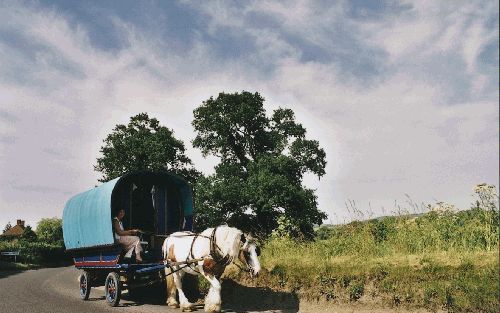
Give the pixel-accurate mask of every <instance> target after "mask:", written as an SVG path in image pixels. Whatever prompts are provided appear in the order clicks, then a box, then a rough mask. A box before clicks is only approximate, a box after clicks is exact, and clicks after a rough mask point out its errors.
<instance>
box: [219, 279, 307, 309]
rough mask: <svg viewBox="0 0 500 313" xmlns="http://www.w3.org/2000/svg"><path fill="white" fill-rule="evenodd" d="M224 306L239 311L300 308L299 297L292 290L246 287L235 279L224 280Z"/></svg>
mask: <svg viewBox="0 0 500 313" xmlns="http://www.w3.org/2000/svg"><path fill="white" fill-rule="evenodd" d="M222 306H223V308H224V309H225V310H229V309H230V310H234V311H237V312H247V311H269V310H279V311H281V312H286V313H295V312H298V310H299V298H298V296H297V295H296V294H294V293H290V292H279V291H273V290H272V289H270V288H258V287H246V286H243V285H240V284H238V283H237V282H235V281H233V280H224V281H223V282H222Z"/></svg>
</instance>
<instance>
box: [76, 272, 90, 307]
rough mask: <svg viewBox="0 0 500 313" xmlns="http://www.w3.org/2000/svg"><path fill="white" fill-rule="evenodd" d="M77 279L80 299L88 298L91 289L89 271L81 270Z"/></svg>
mask: <svg viewBox="0 0 500 313" xmlns="http://www.w3.org/2000/svg"><path fill="white" fill-rule="evenodd" d="M78 281H79V282H80V297H81V298H82V300H88V298H89V296H90V289H91V279H90V273H89V272H87V271H83V273H82V274H81V275H80V279H79V280H78Z"/></svg>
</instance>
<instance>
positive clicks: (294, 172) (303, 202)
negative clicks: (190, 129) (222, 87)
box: [193, 91, 326, 238]
mask: <svg viewBox="0 0 500 313" xmlns="http://www.w3.org/2000/svg"><path fill="white" fill-rule="evenodd" d="M263 102H264V98H262V97H261V96H260V95H259V94H258V93H250V92H245V91H244V92H242V93H234V94H225V93H220V94H219V96H218V97H217V99H214V98H212V97H211V98H210V99H208V100H207V101H204V102H203V103H202V105H201V106H199V107H198V108H197V109H195V110H194V120H193V126H194V128H195V130H196V132H197V135H196V138H195V139H194V141H193V145H194V147H197V148H200V149H201V151H202V153H203V154H204V155H208V154H211V155H214V156H217V157H219V158H220V163H219V164H217V165H216V166H215V174H213V175H211V176H209V177H207V178H206V179H200V180H199V182H198V184H197V186H196V195H195V196H196V204H197V221H196V225H197V227H199V229H203V228H205V227H208V226H214V225H216V224H220V223H221V222H228V223H229V224H232V225H235V226H237V227H239V228H241V229H243V230H246V231H253V232H256V233H257V234H259V235H264V236H267V235H269V234H270V233H271V231H272V230H273V229H275V228H276V227H278V218H279V217H280V216H284V220H283V221H286V223H287V225H288V226H287V227H286V228H285V231H287V232H288V235H290V236H292V237H297V236H299V237H306V238H311V237H312V236H313V235H314V233H313V225H314V224H321V223H322V220H323V219H324V218H326V215H325V213H323V212H321V211H319V210H318V209H317V201H316V196H315V194H314V191H313V190H310V189H307V188H304V187H303V186H302V180H303V175H304V174H305V173H307V172H310V173H314V174H316V175H318V177H321V176H322V175H324V174H325V166H326V161H325V158H326V155H325V152H324V150H323V149H321V148H320V147H319V143H318V142H317V141H315V140H308V139H306V138H305V134H306V130H305V129H304V128H303V127H302V125H300V124H299V123H297V122H296V121H295V117H294V113H293V111H292V110H290V109H277V110H275V111H274V112H273V114H272V116H271V117H268V116H266V112H265V109H264V107H263Z"/></svg>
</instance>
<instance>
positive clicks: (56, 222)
mask: <svg viewBox="0 0 500 313" xmlns="http://www.w3.org/2000/svg"><path fill="white" fill-rule="evenodd" d="M36 234H37V236H38V239H39V240H40V241H45V242H48V243H58V242H59V243H62V241H63V231H62V220H61V219H60V218H57V217H54V218H43V219H41V220H40V222H38V225H37V227H36Z"/></svg>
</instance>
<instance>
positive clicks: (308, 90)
mask: <svg viewBox="0 0 500 313" xmlns="http://www.w3.org/2000/svg"><path fill="white" fill-rule="evenodd" d="M422 3H423V4H422ZM347 5H348V3H341V4H339V5H335V6H330V7H316V6H315V5H314V3H311V2H307V1H295V2H292V3H290V2H286V4H285V3H280V2H275V1H263V2H251V3H249V4H248V5H245V6H244V7H243V8H238V7H233V6H232V5H231V3H227V2H216V3H213V2H207V3H203V4H199V3H197V4H196V5H190V7H191V8H192V9H193V10H200V12H202V14H204V15H206V16H208V17H209V18H210V19H209V24H208V25H207V27H208V28H209V32H210V34H211V35H212V36H218V35H220V34H221V33H222V30H230V31H232V32H234V33H237V34H238V35H239V36H241V37H245V38H248V39H249V40H251V45H249V47H251V49H252V50H251V51H248V54H247V56H243V55H242V56H240V57H239V58H232V59H222V58H221V57H220V56H218V55H217V53H215V52H214V51H212V49H211V48H212V47H213V43H210V42H207V41H206V39H204V37H203V36H202V35H199V36H197V37H195V40H194V42H193V43H192V47H191V49H189V51H188V52H184V51H183V52H179V51H175V49H174V47H171V46H170V45H169V44H168V40H165V38H160V37H158V34H156V33H154V32H152V33H144V32H143V31H139V30H138V29H137V28H136V27H135V26H134V25H133V24H131V23H130V22H126V21H123V20H121V19H119V18H118V17H110V18H111V19H112V20H113V23H114V25H115V27H116V28H117V30H118V32H119V33H120V36H122V38H125V40H126V41H127V43H128V44H127V46H126V47H125V48H123V49H122V50H120V51H118V52H109V51H104V50H100V49H99V48H97V47H95V46H92V45H91V43H90V40H89V36H90V34H89V33H88V30H87V29H86V28H85V27H84V26H83V25H80V24H78V23H76V24H75V23H69V22H68V20H67V18H66V17H65V16H63V15H61V14H60V13H58V12H56V11H53V10H48V9H41V8H33V7H30V6H23V5H19V4H11V5H10V6H5V5H4V6H0V19H2V20H6V21H8V23H4V24H2V25H0V32H4V33H7V34H9V35H11V36H13V37H14V38H16V39H15V41H8V40H5V41H2V40H0V66H1V67H2V69H3V74H0V109H1V110H2V112H7V114H11V115H12V116H16V117H17V118H18V119H17V120H15V121H14V120H12V121H10V122H6V123H3V122H2V123H0V136H7V137H8V138H11V139H9V140H6V141H5V142H2V141H1V140H0V173H1V175H0V184H1V185H2V187H1V188H0V203H1V205H0V225H1V224H5V223H6V222H7V219H8V218H10V219H11V220H14V219H16V218H18V217H19V218H24V219H27V220H28V222H29V223H31V224H34V222H35V221H36V220H38V219H39V218H40V217H42V216H55V215H60V214H61V210H62V206H63V205H64V201H65V200H66V199H67V197H68V195H67V194H65V193H68V194H73V193H76V192H79V191H82V190H84V189H86V188H90V187H92V186H93V185H94V184H95V182H96V179H97V177H98V174H97V173H94V172H93V169H92V165H93V164H94V163H95V159H96V157H97V156H98V151H99V147H100V146H101V140H102V139H103V138H104V137H105V136H106V135H107V134H108V133H109V132H110V131H111V129H112V128H113V127H114V125H116V124H117V123H127V121H128V119H129V117H130V116H131V115H133V114H136V113H138V112H149V113H150V114H151V115H152V116H155V117H157V118H159V120H160V121H161V122H162V123H163V124H165V125H167V126H168V127H170V128H173V129H174V131H175V134H176V136H177V137H178V138H180V139H182V140H183V141H184V142H185V143H186V145H187V146H188V154H189V156H190V157H191V158H192V159H193V160H194V161H195V164H196V165H197V166H198V167H199V168H201V169H202V170H205V171H206V172H210V171H212V165H213V163H214V162H213V161H214V160H213V159H209V160H205V159H203V158H202V157H201V154H200V153H199V152H198V151H197V150H194V149H191V148H190V140H191V139H192V138H193V137H194V134H193V130H192V128H191V125H190V122H191V120H192V110H193V109H194V108H195V107H196V106H197V105H199V104H200V103H201V101H203V100H205V99H207V98H208V97H209V96H212V95H214V96H216V95H217V93H218V92H221V91H226V92H234V91H241V90H243V89H245V90H250V91H254V90H255V91H259V92H261V93H262V94H263V96H264V97H265V98H266V99H267V100H268V101H267V103H266V106H267V108H268V109H274V108H276V107H277V106H288V107H291V108H292V109H294V111H295V112H296V118H297V119H298V120H299V121H300V122H302V123H303V124H304V126H305V127H306V128H307V130H308V135H309V136H310V137H311V138H314V139H318V140H319V141H320V143H321V145H322V146H323V147H325V150H326V152H327V156H328V167H327V175H326V176H325V177H324V178H322V179H321V181H317V179H316V178H314V177H311V176H308V177H307V179H306V183H307V185H308V186H311V187H313V188H317V189H318V195H319V203H320V208H321V209H323V210H325V211H327V212H328V213H329V214H330V216H331V217H333V216H334V214H336V217H335V218H336V219H338V220H343V219H345V218H349V216H348V214H347V213H346V212H343V211H342V210H341V209H342V208H343V206H344V201H345V199H348V198H349V199H355V200H357V201H358V202H359V204H360V205H361V206H363V207H362V208H365V207H366V206H368V202H370V203H371V205H372V207H373V209H374V210H376V213H377V214H381V212H382V211H381V209H380V207H381V206H384V207H385V208H386V209H388V210H390V209H392V203H393V202H394V200H397V199H402V198H404V194H405V193H408V194H410V195H411V196H412V197H414V198H416V199H415V200H417V201H419V200H422V201H432V200H433V198H436V199H439V200H445V201H448V202H452V203H457V204H458V205H459V206H464V205H466V204H467V203H468V201H469V200H468V199H469V198H468V195H469V190H470V189H471V188H472V185H473V184H475V183H479V182H482V181H487V182H492V183H496V184H498V176H497V173H498V125H497V122H498V92H497V90H496V89H495V90H489V89H487V86H489V84H490V83H491V80H492V79H494V78H492V77H490V76H488V74H485V73H482V72H481V69H480V68H479V66H478V62H479V61H478V58H479V56H480V53H481V52H482V50H483V49H484V47H486V46H487V45H488V44H491V42H495V41H497V42H498V31H497V30H496V29H492V28H491V27H490V26H488V24H487V20H488V18H487V17H491V12H492V10H493V11H495V10H496V11H498V9H497V8H498V7H497V5H493V6H486V8H483V7H482V5H477V4H475V3H472V4H464V5H463V6H459V7H458V8H455V7H452V6H449V5H442V4H438V5H435V4H434V2H425V3H424V2H420V1H419V2H416V3H413V4H412V6H413V8H412V9H410V10H407V11H403V12H402V13H400V14H395V13H394V14H391V15H390V16H389V17H387V18H382V19H380V20H369V21H367V20H365V21H360V20H355V19H352V18H351V17H349V16H348V14H347V13H346V6H347ZM421 5H424V6H421ZM255 16H265V17H266V18H268V19H271V20H272V21H274V22H276V24H280V27H278V28H272V27H264V26H262V25H259V24H258V23H255V21H254V20H252V17H255ZM339 34H341V35H339ZM347 34H349V36H352V40H345V38H344V37H345V36H346V35H347ZM292 35H293V36H292ZM292 37H293V39H291V38H292ZM16 40H17V41H18V42H16ZM300 41H302V42H304V43H306V44H308V45H312V46H313V47H316V48H318V49H323V50H325V51H327V52H328V53H329V54H331V55H332V56H333V57H332V59H331V60H323V61H321V62H319V61H315V60H313V61H303V60H301V57H302V55H303V53H304V52H303V49H302V48H303V47H302V45H301V43H297V42H300ZM19 43H21V44H19ZM354 43H356V45H360V46H361V47H360V48H359V47H358V48H353V46H352V45H353V44H354ZM23 45H25V46H27V47H29V48H28V51H26V50H23V49H22V47H23ZM227 48H228V49H231V47H230V46H228V47H227ZM365 49H366V51H370V53H372V52H373V50H376V51H383V52H385V53H387V55H388V57H387V58H386V59H385V58H382V59H381V60H380V62H383V63H382V64H376V62H374V63H375V66H377V67H379V68H380V69H386V68H387V71H384V72H382V73H381V74H380V75H377V76H376V77H375V79H374V80H373V81H371V82H370V84H366V83H365V82H364V80H363V79H352V75H359V74H352V75H347V74H346V72H345V69H343V67H346V65H345V64H346V63H345V62H346V60H344V59H343V57H344V56H345V55H348V56H351V55H355V56H356V55H357V53H358V54H359V57H365V58H367V59H371V55H370V54H367V55H363V54H364V53H366V52H365ZM444 53H449V54H451V55H453V56H454V57H455V58H457V59H458V60H461V61H462V62H463V64H464V66H465V70H464V72H463V75H464V77H465V78H464V80H466V81H467V82H469V83H470V84H471V86H472V89H473V90H472V91H471V95H470V97H469V98H468V99H465V100H463V101H460V102H459V103H457V101H456V100H450V99H449V98H448V95H449V94H453V93H457V90H458V89H460V88H468V87H467V86H462V85H457V83H455V82H452V83H449V84H440V83H438V82H437V81H436V79H434V78H433V73H432V71H430V72H428V73H427V72H426V70H427V68H425V69H426V70H422V69H421V67H422V66H424V65H425V66H429V63H428V62H429V60H433V58H434V57H436V56H442V55H443V54H444ZM377 60H378V59H377ZM372 61H373V60H372ZM255 65H258V66H255ZM260 65H265V69H261V68H260V67H259V66H260ZM456 66H457V64H455V63H450V64H449V65H448V67H456ZM422 72H424V74H422ZM348 74H349V73H348ZM450 79H451V78H450ZM7 137H5V138H7ZM455 200H456V201H455ZM13 212H15V214H17V215H19V216H17V215H16V216H12V214H14V213H13ZM386 212H387V211H386ZM7 216H9V217H7Z"/></svg>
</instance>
